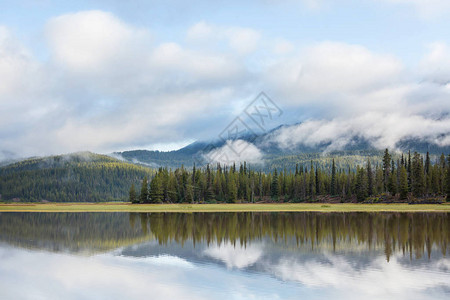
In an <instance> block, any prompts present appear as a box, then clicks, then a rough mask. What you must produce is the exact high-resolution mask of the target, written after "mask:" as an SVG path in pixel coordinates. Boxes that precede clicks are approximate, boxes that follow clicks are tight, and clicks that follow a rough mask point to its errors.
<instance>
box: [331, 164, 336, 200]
mask: <svg viewBox="0 0 450 300" xmlns="http://www.w3.org/2000/svg"><path fill="white" fill-rule="evenodd" d="M331 195H333V196H334V195H336V164H335V162H334V158H333V164H332V166H331Z"/></svg>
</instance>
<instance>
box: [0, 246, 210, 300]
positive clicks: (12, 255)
mask: <svg viewBox="0 0 450 300" xmlns="http://www.w3.org/2000/svg"><path fill="white" fill-rule="evenodd" d="M5 255H7V257H8V259H7V260H3V261H2V263H1V265H0V278H2V280H1V283H0V291H1V292H0V294H1V295H2V296H1V298H2V299H144V298H145V299H147V298H148V299H188V298H190V297H189V295H191V296H192V297H194V298H196V299H207V297H202V295H197V294H195V291H192V290H189V289H188V288H187V286H180V285H178V286H173V284H172V283H174V282H176V280H177V275H178V274H179V273H180V270H186V269H192V268H191V267H192V264H191V263H189V262H187V261H186V260H184V259H181V258H178V257H169V256H161V257H151V258H145V259H134V260H130V259H126V258H124V257H117V256H111V255H100V256H96V257H80V256H70V255H64V254H55V253H46V252H32V251H24V250H20V251H17V250H11V249H2V248H0V257H4V256H5ZM181 272H183V271H181Z"/></svg>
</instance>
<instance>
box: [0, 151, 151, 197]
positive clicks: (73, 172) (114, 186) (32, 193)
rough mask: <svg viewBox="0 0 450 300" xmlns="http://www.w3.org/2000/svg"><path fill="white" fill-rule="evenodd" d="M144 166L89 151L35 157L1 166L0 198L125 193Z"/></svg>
mask: <svg viewBox="0 0 450 300" xmlns="http://www.w3.org/2000/svg"><path fill="white" fill-rule="evenodd" d="M152 174H153V170H152V169H150V168H147V167H142V166H137V165H134V164H130V163H125V162H122V161H119V160H116V159H114V158H111V157H108V156H105V155H98V154H93V153H89V152H83V153H75V154H70V155H60V156H51V157H45V158H35V159H28V160H25V161H21V162H18V163H14V164H11V165H8V166H5V167H2V168H0V195H1V200H2V201H11V200H14V201H21V202H23V201H42V200H47V201H55V202H100V201H121V200H126V199H127V197H128V189H129V187H130V185H131V184H133V183H134V184H139V182H140V181H141V180H142V178H143V177H144V176H152Z"/></svg>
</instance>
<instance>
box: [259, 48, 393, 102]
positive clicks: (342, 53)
mask: <svg viewBox="0 0 450 300" xmlns="http://www.w3.org/2000/svg"><path fill="white" fill-rule="evenodd" d="M401 71H402V65H401V63H400V62H399V61H398V60H397V59H395V58H394V57H392V56H390V55H380V54H374V53H372V52H370V51H369V50H368V49H366V48H364V47H362V46H359V45H348V44H343V43H335V42H324V43H320V44H318V45H315V46H312V47H308V48H306V49H305V50H304V51H302V52H301V53H299V54H295V55H291V56H288V57H286V58H284V59H282V60H279V61H277V62H275V63H273V64H272V65H271V66H270V67H269V70H268V72H267V81H268V82H269V84H271V85H272V86H273V87H274V88H275V89H277V90H278V91H279V93H280V94H281V95H283V98H286V99H287V100H288V101H290V102H291V103H292V104H305V103H313V102H316V101H317V99H321V100H322V101H325V102H329V101H336V102H339V103H341V102H340V101H342V97H341V96H346V95H350V94H353V93H361V92H367V91H371V90H376V89H379V88H383V87H386V86H389V85H390V83H391V82H393V81H395V82H398V77H399V75H400V74H401ZM326 98H328V100H326ZM342 105H345V103H344V104H342Z"/></svg>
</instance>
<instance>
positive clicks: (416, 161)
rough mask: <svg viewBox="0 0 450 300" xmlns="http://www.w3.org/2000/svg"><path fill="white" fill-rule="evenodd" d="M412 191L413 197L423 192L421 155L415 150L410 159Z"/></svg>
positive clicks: (423, 181)
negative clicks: (411, 159)
mask: <svg viewBox="0 0 450 300" xmlns="http://www.w3.org/2000/svg"><path fill="white" fill-rule="evenodd" d="M411 168H412V170H411V172H412V176H411V181H412V187H411V189H412V193H413V195H414V196H415V197H422V196H423V194H424V192H425V178H424V168H423V161H422V157H421V156H420V154H419V153H417V152H415V153H414V156H413V161H412V167H411Z"/></svg>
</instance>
